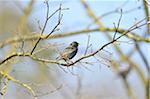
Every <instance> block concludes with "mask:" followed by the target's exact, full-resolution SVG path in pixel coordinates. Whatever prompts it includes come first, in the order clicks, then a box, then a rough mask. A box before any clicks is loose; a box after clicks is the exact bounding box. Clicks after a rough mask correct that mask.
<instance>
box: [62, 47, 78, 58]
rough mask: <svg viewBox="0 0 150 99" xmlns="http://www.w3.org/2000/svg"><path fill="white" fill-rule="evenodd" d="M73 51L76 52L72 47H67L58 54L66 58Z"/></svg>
mask: <svg viewBox="0 0 150 99" xmlns="http://www.w3.org/2000/svg"><path fill="white" fill-rule="evenodd" d="M74 50H76V49H75V48H74V47H67V48H65V49H64V50H63V51H62V52H61V53H60V55H61V56H66V55H68V54H71V53H72V52H73V51H74Z"/></svg>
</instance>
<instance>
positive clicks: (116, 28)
mask: <svg viewBox="0 0 150 99" xmlns="http://www.w3.org/2000/svg"><path fill="white" fill-rule="evenodd" d="M121 19H122V9H121V14H120V18H119V20H118V24H117V27H115V28H116V31H115V34H114V36H113V40H114V39H115V37H116V34H117V32H118V28H119V25H120V22H121Z"/></svg>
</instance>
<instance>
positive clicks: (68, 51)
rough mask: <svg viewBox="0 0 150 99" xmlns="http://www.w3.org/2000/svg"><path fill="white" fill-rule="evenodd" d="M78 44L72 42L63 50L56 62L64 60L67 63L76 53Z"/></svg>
mask: <svg viewBox="0 0 150 99" xmlns="http://www.w3.org/2000/svg"><path fill="white" fill-rule="evenodd" d="M78 45H79V44H78V42H75V41H74V42H72V43H71V44H70V45H69V46H68V47H67V48H65V49H64V50H63V51H62V52H61V53H60V56H59V57H58V58H57V59H58V60H61V59H63V60H65V61H68V60H70V59H72V58H73V57H74V56H75V55H76V54H77V52H78Z"/></svg>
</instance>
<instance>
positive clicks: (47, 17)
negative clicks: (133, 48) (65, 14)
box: [31, 1, 61, 55]
mask: <svg viewBox="0 0 150 99" xmlns="http://www.w3.org/2000/svg"><path fill="white" fill-rule="evenodd" d="M45 3H46V6H47V12H46V20H45V23H44V26H43V28H42V31H41V33H40V34H41V36H40V38H39V39H38V40H37V42H36V43H35V45H34V47H33V49H32V51H31V55H32V54H33V52H34V50H35V48H36V47H37V45H38V43H39V42H40V41H41V40H42V35H43V33H44V31H45V28H46V26H47V22H48V21H49V19H50V18H51V17H52V16H53V15H54V14H55V13H56V12H58V11H59V19H58V23H57V24H56V26H55V27H54V28H53V29H52V31H51V32H50V33H49V34H48V35H47V36H46V38H48V37H49V36H50V35H51V34H52V33H53V32H54V31H55V29H56V28H57V27H58V25H59V24H60V21H61V17H60V14H61V5H60V7H59V9H58V10H56V11H55V12H54V13H52V14H51V15H50V16H49V4H48V1H46V2H45Z"/></svg>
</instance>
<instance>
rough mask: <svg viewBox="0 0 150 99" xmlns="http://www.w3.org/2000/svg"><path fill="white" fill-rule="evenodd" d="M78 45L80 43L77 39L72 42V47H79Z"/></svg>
mask: <svg viewBox="0 0 150 99" xmlns="http://www.w3.org/2000/svg"><path fill="white" fill-rule="evenodd" d="M78 45H79V43H78V42H76V41H74V42H72V43H71V44H70V46H72V47H78Z"/></svg>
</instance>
